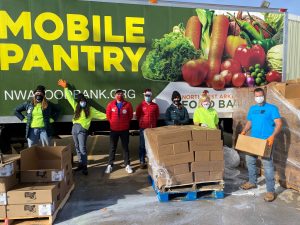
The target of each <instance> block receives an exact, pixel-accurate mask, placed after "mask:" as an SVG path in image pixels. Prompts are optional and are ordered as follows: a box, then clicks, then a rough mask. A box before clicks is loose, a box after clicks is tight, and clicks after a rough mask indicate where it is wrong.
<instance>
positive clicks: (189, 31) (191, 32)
mask: <svg viewBox="0 0 300 225" xmlns="http://www.w3.org/2000/svg"><path fill="white" fill-rule="evenodd" d="M201 26H202V25H201V23H200V21H199V18H198V17H197V16H192V17H191V18H190V19H189V20H188V22H187V24H186V28H185V36H186V37H187V38H190V39H191V40H192V42H193V44H194V46H195V48H196V49H197V50H198V49H199V48H200V39H201Z"/></svg>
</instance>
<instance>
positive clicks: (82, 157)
mask: <svg viewBox="0 0 300 225" xmlns="http://www.w3.org/2000/svg"><path fill="white" fill-rule="evenodd" d="M58 85H59V86H61V87H62V88H64V93H65V96H66V98H67V100H68V102H69V103H70V105H71V106H72V108H73V110H74V116H73V120H72V122H73V127H72V136H73V140H74V144H75V148H76V153H77V157H78V162H79V166H78V167H77V168H76V169H75V171H80V170H81V171H82V173H83V174H84V175H88V169H87V150H86V141H87V137H88V130H89V127H90V125H91V121H92V119H101V120H105V119H106V115H105V113H102V112H100V111H98V110H96V109H95V108H94V107H92V106H90V105H89V103H88V101H87V99H86V98H85V96H84V95H83V94H82V93H79V94H77V99H76V100H75V99H74V97H73V96H72V94H71V93H70V91H69V89H68V87H67V86H68V85H67V82H66V81H65V80H62V79H60V80H59V81H58Z"/></svg>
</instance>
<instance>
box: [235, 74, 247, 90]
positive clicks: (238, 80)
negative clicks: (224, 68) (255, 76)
mask: <svg viewBox="0 0 300 225" xmlns="http://www.w3.org/2000/svg"><path fill="white" fill-rule="evenodd" d="M245 81H246V75H245V74H244V73H236V74H234V75H233V77H232V84H233V86H234V87H242V86H243V85H244V83H245Z"/></svg>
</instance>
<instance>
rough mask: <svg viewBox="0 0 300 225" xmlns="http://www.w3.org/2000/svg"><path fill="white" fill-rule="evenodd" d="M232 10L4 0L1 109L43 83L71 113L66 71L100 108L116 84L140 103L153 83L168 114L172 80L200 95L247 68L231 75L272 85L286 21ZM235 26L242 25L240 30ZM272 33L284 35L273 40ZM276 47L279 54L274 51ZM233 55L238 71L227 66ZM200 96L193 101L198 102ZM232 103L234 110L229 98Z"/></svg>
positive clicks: (5, 111)
mask: <svg viewBox="0 0 300 225" xmlns="http://www.w3.org/2000/svg"><path fill="white" fill-rule="evenodd" d="M235 13H237V12H230V14H228V13H227V12H225V11H220V12H217V11H212V10H203V9H192V8H176V7H163V6H155V5H154V6H149V5H147V6H146V5H132V4H118V3H103V2H88V1H75V0H51V1H42V0H23V1H19V0H3V1H1V2H0V18H1V19H0V82H1V86H0V103H1V110H0V117H1V116H13V110H14V108H15V107H16V105H18V104H20V103H22V102H24V101H26V100H28V99H30V98H31V97H32V96H33V92H32V90H34V88H35V87H36V86H37V85H39V84H41V85H44V86H45V87H46V88H47V91H46V97H47V98H48V99H49V100H51V101H52V102H54V103H59V104H60V105H61V107H62V109H63V114H64V115H71V114H72V113H73V112H72V109H71V107H70V106H69V104H68V103H67V101H66V99H65V97H64V96H63V91H62V90H61V88H59V87H58V86H57V81H58V79H60V78H63V79H65V80H67V82H68V83H69V84H70V88H71V89H72V90H73V91H74V93H75V94H76V93H78V92H83V93H84V94H85V95H86V96H87V97H88V98H90V99H91V100H92V101H93V104H94V106H95V107H96V108H98V109H102V110H104V109H105V107H106V105H107V103H108V102H109V101H111V100H112V99H113V98H114V91H115V89H119V88H122V89H124V90H125V95H126V99H127V100H128V101H130V102H132V103H133V106H134V107H136V106H137V104H138V103H140V102H141V101H142V100H143V91H144V89H146V88H151V89H152V91H153V94H154V97H157V102H158V104H159V106H160V109H161V112H162V113H164V110H165V109H166V107H167V106H168V105H169V104H170V95H171V92H172V90H173V89H174V88H175V87H176V88H178V89H180V91H182V94H183V95H186V96H188V95H192V94H194V93H198V94H201V92H202V91H203V90H202V89H203V88H205V89H207V87H206V85H208V86H209V87H213V88H215V89H217V90H218V88H219V90H221V89H223V91H224V88H225V87H226V86H225V85H227V87H231V86H236V85H235V83H236V82H237V81H239V82H242V81H243V84H242V85H246V78H245V79H244V78H243V77H242V78H241V76H242V75H239V77H238V79H235V81H234V80H233V78H232V77H233V75H234V73H243V74H244V75H243V76H245V77H247V76H249V77H251V76H252V77H253V80H254V85H255V84H256V85H263V84H266V83H267V80H266V79H267V78H266V75H267V73H268V72H270V71H274V70H276V71H278V70H280V68H282V56H278V54H279V53H280V52H279V53H278V51H279V50H278V49H279V47H278V46H279V45H280V44H282V30H281V29H283V28H282V26H283V25H282V26H280V25H278V24H279V23H281V22H282V21H283V19H282V18H280V17H278V18H277V17H276V14H274V15H275V17H276V18H275V17H274V18H273V17H272V15H273V14H268V15H263V14H261V15H260V16H257V15H253V18H252V17H251V18H250V17H249V18H248V19H247V18H243V16H244V17H246V16H247V13H244V14H242V17H241V18H237V17H236V16H233V14H235ZM249 15H252V14H251V13H249ZM280 16H283V15H280ZM221 17H222V18H221ZM216 18H217V20H216ZM218 18H220V19H218ZM261 18H264V19H265V18H266V19H265V20H264V19H261ZM252 19H253V20H256V22H257V23H255V24H253V26H256V28H257V27H259V26H261V25H262V32H263V33H261V34H260V33H259V29H257V30H255V29H254V30H252V29H250V28H249V24H250V23H253V22H254V21H251V20H252ZM218 20H220V21H218ZM247 20H249V21H248V23H247V24H246V22H247ZM262 22H264V23H265V24H263V23H262ZM214 24H218V26H217V25H214ZM274 24H275V25H278V26H277V27H274ZM197 26H198V27H197ZM247 26H248V27H247ZM267 26H269V27H267ZM238 27H239V29H240V31H243V33H242V32H240V33H236V32H237V31H238V29H237V28H238ZM230 29H231V30H230ZM247 29H248V32H247ZM280 32H281V33H280ZM255 35H257V36H255ZM258 35H260V36H258ZM275 35H277V36H278V37H276V38H274V41H271V38H272V37H274V36H275ZM247 41H249V42H251V43H252V45H253V48H255V47H254V46H261V49H263V50H261V49H259V50H257V51H261V52H262V51H264V53H261V54H260V61H259V60H258V61H257V58H256V60H255V59H254V58H255V57H254V58H252V59H248V58H247V59H245V60H242V61H239V60H237V59H234V54H235V50H236V49H237V47H238V46H240V45H241V44H247ZM218 43H219V44H218ZM214 44H217V45H216V46H214ZM234 44H235V45H234ZM274 46H277V49H273V47H274ZM281 46H282V45H281ZM249 48H251V47H248V49H249ZM245 49H247V47H245ZM272 49H273V50H272ZM271 50H272V51H273V54H268V51H271ZM253 52H255V50H253ZM210 54H211V55H210ZM240 54H243V51H242V50H241V51H240ZM250 54H254V53H249V55H250ZM263 54H264V55H263ZM245 57H246V56H245ZM247 57H248V55H247ZM249 57H250V56H249ZM231 58H232V59H231ZM230 59H231V60H233V66H232V65H231V64H232V61H231V64H230V65H229V66H228V65H227V64H226V62H227V61H228V60H229V61H230ZM199 60H200V61H199ZM226 60H227V61H226ZM235 61H238V62H239V66H238V69H237V70H235V71H231V70H232V68H233V69H234V63H235ZM188 63H189V64H188ZM191 63H192V64H191ZM227 63H228V62H227ZM226 65H227V66H226ZM222 66H223V67H222ZM196 67H199V68H196ZM222 68H223V70H227V72H224V73H223V75H222V77H223V78H222V79H221V83H220V82H219V83H218V81H214V79H215V77H216V75H217V74H219V73H221V72H222V71H221V69H222ZM228 71H229V73H231V74H229V75H228ZM195 74H196V75H195ZM195 76H197V77H195ZM230 76H231V77H230ZM228 77H230V81H228V79H229V78H228ZM274 77H275V75H273V78H274ZM241 80H242V81H241ZM174 83H176V84H174ZM223 83H224V84H223ZM180 84H182V85H180ZM170 85H171V86H170ZM173 85H175V86H174V87H173ZM178 85H179V86H178ZM242 85H241V86H242ZM167 86H169V88H168V89H167V88H166V87H167ZM172 88H173V89H172ZM174 90H175V89H174ZM228 90H229V92H230V89H228ZM228 96H230V94H228ZM198 98H199V97H198ZM198 98H197V99H198ZM186 99H188V98H186ZM197 99H192V100H193V101H194V102H195V104H196V105H197V101H198V100H197ZM195 104H194V103H193V105H194V107H193V108H189V112H190V113H192V112H193V110H194V108H195V107H196V105H195ZM215 105H218V104H217V103H215ZM228 105H229V106H230V109H232V107H233V104H228ZM186 106H187V107H189V103H188V102H187V103H186ZM0 121H1V120H0Z"/></svg>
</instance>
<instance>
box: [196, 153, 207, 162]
mask: <svg viewBox="0 0 300 225" xmlns="http://www.w3.org/2000/svg"><path fill="white" fill-rule="evenodd" d="M209 155H210V152H209V151H197V152H195V162H199V161H209Z"/></svg>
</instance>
